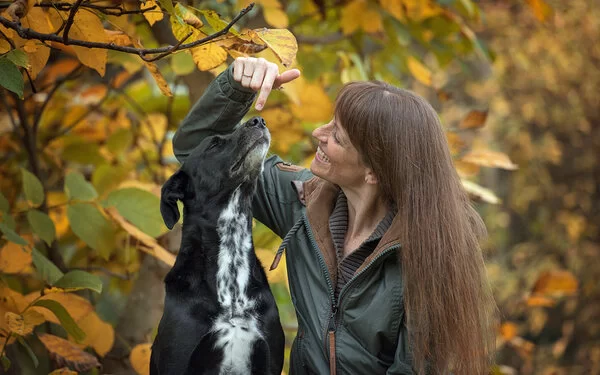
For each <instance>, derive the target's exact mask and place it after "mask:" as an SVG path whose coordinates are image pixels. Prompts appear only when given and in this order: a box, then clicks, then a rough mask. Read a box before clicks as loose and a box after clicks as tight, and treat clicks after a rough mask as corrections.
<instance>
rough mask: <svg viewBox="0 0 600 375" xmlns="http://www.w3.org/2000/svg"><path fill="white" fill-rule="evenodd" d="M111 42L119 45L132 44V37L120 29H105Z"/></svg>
mask: <svg viewBox="0 0 600 375" xmlns="http://www.w3.org/2000/svg"><path fill="white" fill-rule="evenodd" d="M104 32H105V33H106V37H107V38H108V42H109V43H113V44H116V45H118V46H130V45H131V39H130V38H129V35H127V34H125V33H124V32H122V31H120V30H104Z"/></svg>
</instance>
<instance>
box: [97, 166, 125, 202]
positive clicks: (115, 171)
mask: <svg viewBox="0 0 600 375" xmlns="http://www.w3.org/2000/svg"><path fill="white" fill-rule="evenodd" d="M129 170H130V168H128V167H125V166H122V165H110V164H102V165H100V166H99V167H98V168H96V170H95V171H94V173H93V174H92V183H93V184H94V186H95V187H96V190H97V191H98V193H99V194H100V195H102V194H104V193H105V192H107V191H110V190H112V189H114V188H116V187H117V186H118V185H119V184H120V183H121V182H123V181H125V179H126V178H127V174H128V173H129Z"/></svg>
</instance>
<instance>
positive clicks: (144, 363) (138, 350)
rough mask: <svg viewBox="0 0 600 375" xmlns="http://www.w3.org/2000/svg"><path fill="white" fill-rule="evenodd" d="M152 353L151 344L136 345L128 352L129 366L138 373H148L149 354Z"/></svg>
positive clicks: (141, 374) (146, 374)
mask: <svg viewBox="0 0 600 375" xmlns="http://www.w3.org/2000/svg"><path fill="white" fill-rule="evenodd" d="M151 354H152V344H139V345H136V346H135V347H134V348H133V349H132V350H131V353H130V354H129V362H131V367H133V369H134V370H135V372H137V373H138V375H148V374H149V373H150V355H151Z"/></svg>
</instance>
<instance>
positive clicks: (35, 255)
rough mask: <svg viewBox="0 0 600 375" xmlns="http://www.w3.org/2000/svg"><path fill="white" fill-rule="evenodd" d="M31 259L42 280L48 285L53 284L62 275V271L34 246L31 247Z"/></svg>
mask: <svg viewBox="0 0 600 375" xmlns="http://www.w3.org/2000/svg"><path fill="white" fill-rule="evenodd" d="M31 260H32V262H33V265H34V267H35V269H36V270H37V271H38V273H39V274H40V276H41V278H42V280H44V281H45V282H46V283H48V285H54V283H55V282H57V281H58V280H60V279H61V278H62V277H63V276H64V274H63V273H62V271H61V270H59V269H58V267H56V266H55V265H54V263H52V262H51V261H50V260H49V259H48V258H46V257H45V256H44V254H42V253H40V251H39V250H38V249H36V248H33V249H31Z"/></svg>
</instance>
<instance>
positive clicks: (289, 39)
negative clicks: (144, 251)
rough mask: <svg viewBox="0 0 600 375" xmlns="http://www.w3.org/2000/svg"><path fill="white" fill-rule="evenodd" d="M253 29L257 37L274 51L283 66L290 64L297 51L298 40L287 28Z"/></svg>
mask: <svg viewBox="0 0 600 375" xmlns="http://www.w3.org/2000/svg"><path fill="white" fill-rule="evenodd" d="M255 31H256V35H257V37H258V38H259V39H260V40H261V41H263V42H264V43H265V44H266V45H267V47H269V48H270V49H271V50H272V51H273V52H274V53H275V55H276V56H277V58H278V59H279V60H280V61H281V63H282V64H283V66H285V67H289V66H290V65H292V62H293V61H294V59H295V58H296V53H297V52H298V42H297V41H296V37H295V36H294V34H292V33H291V32H290V31H289V30H287V29H266V28H265V29H260V30H255Z"/></svg>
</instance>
